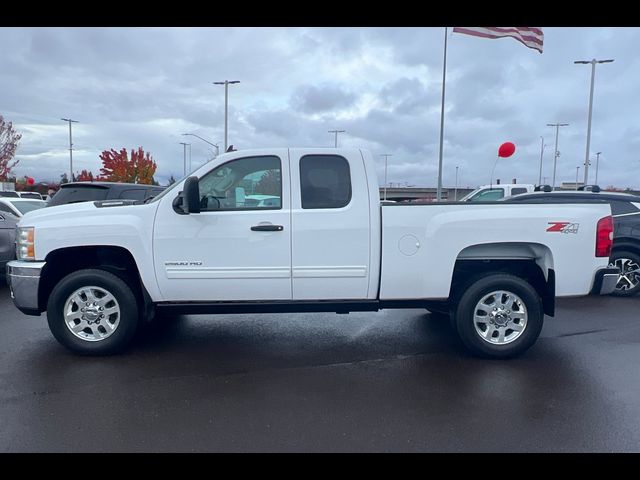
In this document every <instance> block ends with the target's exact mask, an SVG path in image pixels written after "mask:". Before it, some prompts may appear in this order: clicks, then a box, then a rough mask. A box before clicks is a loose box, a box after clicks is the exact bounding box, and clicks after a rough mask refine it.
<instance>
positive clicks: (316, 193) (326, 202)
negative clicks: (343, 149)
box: [300, 155, 351, 209]
mask: <svg viewBox="0 0 640 480" xmlns="http://www.w3.org/2000/svg"><path fill="white" fill-rule="evenodd" d="M300 190H301V192H300V194H301V199H302V208H307V209H310V208H342V207H345V206H347V205H348V204H349V202H350V201H351V171H350V170H349V162H347V160H346V159H345V158H344V157H341V156H339V155H305V156H304V157H302V158H301V159H300Z"/></svg>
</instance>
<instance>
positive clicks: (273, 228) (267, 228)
mask: <svg viewBox="0 0 640 480" xmlns="http://www.w3.org/2000/svg"><path fill="white" fill-rule="evenodd" d="M251 230H253V231H254V232H281V231H283V230H284V227H283V226H282V225H254V226H253V227H251Z"/></svg>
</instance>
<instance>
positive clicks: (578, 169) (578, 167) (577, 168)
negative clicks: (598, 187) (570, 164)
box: [576, 166, 586, 190]
mask: <svg viewBox="0 0 640 480" xmlns="http://www.w3.org/2000/svg"><path fill="white" fill-rule="evenodd" d="M579 171H580V166H577V167H576V190H578V172H579ZM585 185H586V183H585Z"/></svg>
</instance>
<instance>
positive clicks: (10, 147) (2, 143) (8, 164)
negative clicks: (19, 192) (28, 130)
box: [0, 115, 22, 182]
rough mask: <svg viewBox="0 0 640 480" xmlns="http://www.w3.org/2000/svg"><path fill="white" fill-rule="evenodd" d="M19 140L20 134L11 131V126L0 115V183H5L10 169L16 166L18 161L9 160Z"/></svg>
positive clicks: (14, 152)
mask: <svg viewBox="0 0 640 480" xmlns="http://www.w3.org/2000/svg"><path fill="white" fill-rule="evenodd" d="M21 138H22V134H20V133H17V132H16V131H15V130H14V129H13V124H12V123H11V122H7V121H5V119H4V117H3V116H2V115H0V182H1V181H6V180H7V176H8V175H9V173H11V169H12V168H13V167H15V166H16V165H17V164H18V160H13V161H11V159H12V158H13V156H14V155H15V154H16V150H17V148H18V142H19V141H20V139H21Z"/></svg>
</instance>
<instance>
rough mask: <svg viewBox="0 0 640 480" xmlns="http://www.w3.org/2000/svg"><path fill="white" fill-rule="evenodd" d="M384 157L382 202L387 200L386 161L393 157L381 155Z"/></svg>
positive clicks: (386, 154)
mask: <svg viewBox="0 0 640 480" xmlns="http://www.w3.org/2000/svg"><path fill="white" fill-rule="evenodd" d="M382 156H383V157H384V197H383V200H387V160H388V159H389V157H393V155H391V154H390V153H383V154H382Z"/></svg>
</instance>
